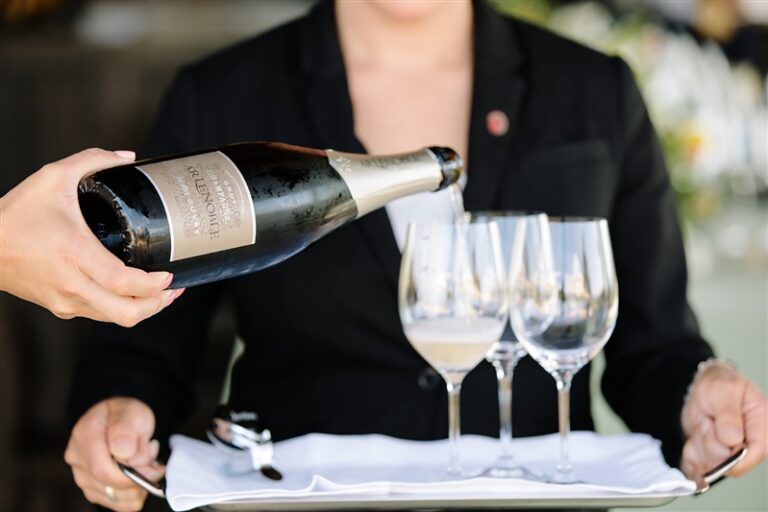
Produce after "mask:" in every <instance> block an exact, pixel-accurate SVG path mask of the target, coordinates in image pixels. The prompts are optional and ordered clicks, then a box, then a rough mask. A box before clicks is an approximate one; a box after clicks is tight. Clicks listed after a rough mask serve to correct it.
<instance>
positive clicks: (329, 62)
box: [301, 0, 400, 289]
mask: <svg viewBox="0 0 768 512" xmlns="http://www.w3.org/2000/svg"><path fill="white" fill-rule="evenodd" d="M308 22H309V23H307V28H308V30H307V31H306V32H305V34H306V37H305V39H304V40H303V41H302V48H301V50H302V66H303V68H304V71H305V72H306V73H307V75H306V89H305V101H306V104H307V110H308V112H309V117H310V119H311V122H312V124H313V126H314V129H315V132H316V134H317V137H318V139H319V140H320V142H321V143H322V144H323V146H324V147H325V148H326V149H329V148H332V149H336V150H338V151H350V152H354V153H367V151H366V149H365V148H364V147H363V145H362V143H361V142H360V141H359V140H358V139H357V137H356V136H355V130H354V115H353V112H352V102H351V100H350V96H349V88H348V85H347V76H346V72H345V70H344V60H343V56H342V53H341V48H340V46H339V40H338V36H337V33H336V20H335V13H334V8H333V2H332V1H329V0H325V1H321V2H319V3H318V5H316V6H315V7H314V9H313V12H312V13H311V15H310V17H309V19H308ZM355 229H358V230H359V231H360V233H361V234H362V236H363V238H364V239H365V242H366V244H367V245H368V247H369V248H370V249H371V251H372V252H373V254H374V257H375V258H376V260H377V261H378V263H379V264H380V265H381V267H382V269H383V271H384V275H385V277H386V279H387V281H388V282H389V283H390V285H391V286H392V287H393V288H395V289H396V288H397V281H398V273H399V269H400V251H399V249H398V247H397V242H395V236H394V233H393V232H392V225H391V224H390V222H389V216H388V215H387V212H386V210H385V209H384V208H380V209H378V210H376V211H373V212H371V213H369V214H368V215H366V216H364V217H362V218H361V219H359V220H357V221H355Z"/></svg>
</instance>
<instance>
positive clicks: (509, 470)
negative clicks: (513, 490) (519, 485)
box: [476, 457, 549, 482]
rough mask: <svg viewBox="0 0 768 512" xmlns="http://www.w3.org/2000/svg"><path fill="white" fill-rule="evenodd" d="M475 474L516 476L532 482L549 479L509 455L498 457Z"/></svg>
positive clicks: (501, 476)
mask: <svg viewBox="0 0 768 512" xmlns="http://www.w3.org/2000/svg"><path fill="white" fill-rule="evenodd" d="M476 476H478V477H486V478H517V479H520V480H532V481H534V482H546V481H548V480H549V477H548V476H547V475H545V474H544V473H542V472H541V471H537V470H535V469H530V468H527V467H525V466H521V465H519V464H517V463H515V460H514V459H513V458H511V457H500V458H499V459H498V460H497V461H496V463H495V464H494V465H493V466H491V467H489V468H488V469H486V470H484V471H481V472H480V473H478V474H477V475H476Z"/></svg>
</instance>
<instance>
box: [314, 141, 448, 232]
mask: <svg viewBox="0 0 768 512" xmlns="http://www.w3.org/2000/svg"><path fill="white" fill-rule="evenodd" d="M326 155H327V156H328V161H329V163H330V164H331V166H332V167H333V168H334V169H335V170H336V172H338V173H339V176H341V178H342V179H343V180H344V182H345V183H346V185H347V188H348V189H349V192H350V194H351V196H352V198H353V199H354V201H355V204H356V205H357V217H362V216H363V215H365V214H366V213H369V212H372V211H373V210H376V209H378V208H381V207H382V206H384V205H386V204H387V203H389V202H391V201H394V200H395V199H399V198H401V197H405V196H408V195H411V194H418V193H420V192H432V191H435V190H439V189H440V188H441V186H442V183H443V179H444V176H443V172H442V166H441V163H440V161H439V160H438V158H437V157H436V156H435V154H434V153H433V152H432V151H430V150H429V149H421V150H419V151H414V152H412V153H401V154H398V155H390V156H369V155H360V154H355V153H343V152H340V151H334V150H332V149H329V150H326Z"/></svg>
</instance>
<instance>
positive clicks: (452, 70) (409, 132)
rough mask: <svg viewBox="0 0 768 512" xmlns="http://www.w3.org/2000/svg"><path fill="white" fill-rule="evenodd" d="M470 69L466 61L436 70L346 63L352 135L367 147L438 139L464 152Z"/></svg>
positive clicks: (393, 147) (400, 147)
mask: <svg viewBox="0 0 768 512" xmlns="http://www.w3.org/2000/svg"><path fill="white" fill-rule="evenodd" d="M471 75H472V70H471V65H470V64H469V63H467V64H466V65H457V66H451V67H444V68H439V69H435V70H430V69H405V70H393V69H383V68H379V67H357V68H355V67H352V68H350V69H349V70H348V75H347V79H348V84H349V92H350V99H351V102H352V110H353V113H354V131H355V135H356V136H357V138H358V139H359V140H360V142H361V143H362V144H363V145H364V146H365V147H366V149H367V150H368V152H370V153H393V152H399V151H407V150H411V149H414V148H416V147H419V146H429V145H442V146H450V147H453V148H455V149H456V150H457V151H459V153H460V154H461V155H463V156H466V153H467V146H468V134H469V119H470V104H471V95H472V76H471Z"/></svg>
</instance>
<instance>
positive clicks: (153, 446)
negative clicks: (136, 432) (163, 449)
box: [149, 439, 160, 462]
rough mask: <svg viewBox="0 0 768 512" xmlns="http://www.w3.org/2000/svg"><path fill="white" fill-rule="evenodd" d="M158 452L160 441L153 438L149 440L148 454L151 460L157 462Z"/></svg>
mask: <svg viewBox="0 0 768 512" xmlns="http://www.w3.org/2000/svg"><path fill="white" fill-rule="evenodd" d="M158 453H160V441H158V440H157V439H153V440H151V441H150V442H149V454H150V455H151V456H152V461H153V462H157V460H156V459H157V454H158Z"/></svg>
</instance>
